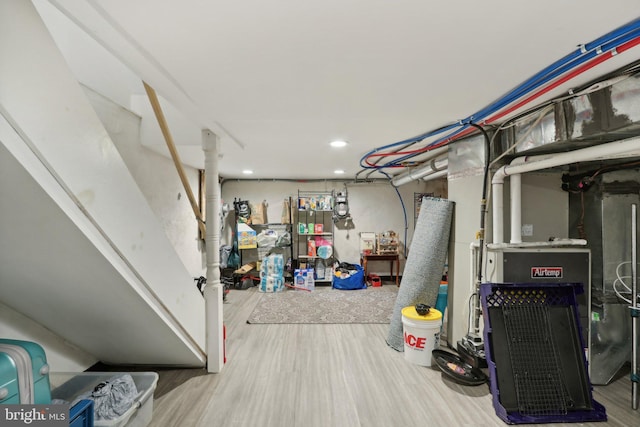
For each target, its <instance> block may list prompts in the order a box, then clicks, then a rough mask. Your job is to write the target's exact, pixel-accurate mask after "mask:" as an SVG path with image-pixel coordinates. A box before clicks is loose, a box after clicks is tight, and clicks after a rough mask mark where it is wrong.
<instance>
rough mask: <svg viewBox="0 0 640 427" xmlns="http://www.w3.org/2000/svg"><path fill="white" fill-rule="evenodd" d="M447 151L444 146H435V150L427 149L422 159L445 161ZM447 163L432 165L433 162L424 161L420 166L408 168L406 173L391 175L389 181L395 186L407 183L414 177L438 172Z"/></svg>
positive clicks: (413, 179) (417, 177)
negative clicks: (391, 177)
mask: <svg viewBox="0 0 640 427" xmlns="http://www.w3.org/2000/svg"><path fill="white" fill-rule="evenodd" d="M448 151H449V148H448V147H446V146H445V147H440V148H436V149H435V150H431V151H429V152H428V153H427V155H426V157H424V158H423V161H424V162H428V161H429V160H432V159H437V160H436V162H435V163H438V162H442V160H444V161H447V153H448ZM447 164H448V163H445V164H444V166H443V164H442V163H440V165H438V164H436V165H434V164H433V162H429V163H426V164H425V165H423V166H422V167H420V168H417V169H414V170H410V171H408V172H406V173H402V174H400V175H398V176H395V177H393V179H392V180H391V183H392V184H393V185H394V186H396V187H397V186H399V185H404V184H407V183H409V182H411V181H415V180H416V179H420V178H422V177H424V176H427V175H429V174H430V173H434V172H438V171H439V170H441V169H442V168H443V167H445V168H446V167H447ZM434 167H435V170H434Z"/></svg>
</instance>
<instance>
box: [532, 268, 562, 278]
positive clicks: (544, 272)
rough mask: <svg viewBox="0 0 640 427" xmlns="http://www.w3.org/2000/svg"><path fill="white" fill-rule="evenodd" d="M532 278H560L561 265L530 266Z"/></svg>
mask: <svg viewBox="0 0 640 427" xmlns="http://www.w3.org/2000/svg"><path fill="white" fill-rule="evenodd" d="M531 278H532V279H548V278H554V279H561V278H562V267H531Z"/></svg>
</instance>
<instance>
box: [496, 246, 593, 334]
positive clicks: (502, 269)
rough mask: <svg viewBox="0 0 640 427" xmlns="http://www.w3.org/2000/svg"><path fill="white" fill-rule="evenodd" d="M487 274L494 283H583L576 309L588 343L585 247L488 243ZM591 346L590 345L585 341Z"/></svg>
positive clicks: (587, 260)
mask: <svg viewBox="0 0 640 427" xmlns="http://www.w3.org/2000/svg"><path fill="white" fill-rule="evenodd" d="M486 268H487V276H486V277H488V279H489V280H488V281H489V282H493V283H582V286H583V289H584V292H583V293H582V294H580V295H578V311H579V314H580V325H581V326H582V338H583V342H584V343H585V344H587V343H589V336H590V334H589V323H590V322H589V319H590V310H589V307H590V306H591V292H590V289H591V286H590V283H591V251H590V250H589V249H584V248H576V247H569V248H556V247H543V248H531V247H526V248H514V247H499V248H495V247H492V245H489V248H488V251H487V265H486ZM587 345H590V344H587Z"/></svg>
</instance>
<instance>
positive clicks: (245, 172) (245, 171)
mask: <svg viewBox="0 0 640 427" xmlns="http://www.w3.org/2000/svg"><path fill="white" fill-rule="evenodd" d="M242 173H243V174H245V175H251V174H252V173H253V171H252V170H250V169H245V170H243V171H242Z"/></svg>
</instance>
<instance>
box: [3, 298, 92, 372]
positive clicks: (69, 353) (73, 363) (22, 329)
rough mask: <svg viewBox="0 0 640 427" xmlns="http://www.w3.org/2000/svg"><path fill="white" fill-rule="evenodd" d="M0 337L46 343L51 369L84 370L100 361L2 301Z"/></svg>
mask: <svg viewBox="0 0 640 427" xmlns="http://www.w3.org/2000/svg"><path fill="white" fill-rule="evenodd" d="M0 337H2V338H9V337H10V338H11V339H16V340H24V341H33V342H37V343H43V344H44V343H46V344H44V345H46V354H47V363H48V364H49V367H50V368H51V371H56V372H77V371H83V370H85V369H86V368H87V367H89V366H91V365H93V364H95V363H96V362H98V360H97V359H96V358H95V357H94V356H92V355H90V354H89V353H87V352H85V351H83V350H82V349H80V348H78V347H76V346H74V345H73V344H71V343H70V342H69V341H66V340H63V339H62V338H60V336H58V335H56V334H54V333H52V332H51V331H50V330H48V329H47V328H45V327H44V326H42V325H40V324H39V323H37V322H34V321H33V320H31V319H30V318H28V317H26V316H25V315H23V314H21V313H18V312H17V311H15V310H14V309H12V308H11V307H9V306H7V305H5V304H2V303H1V302H0Z"/></svg>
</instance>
